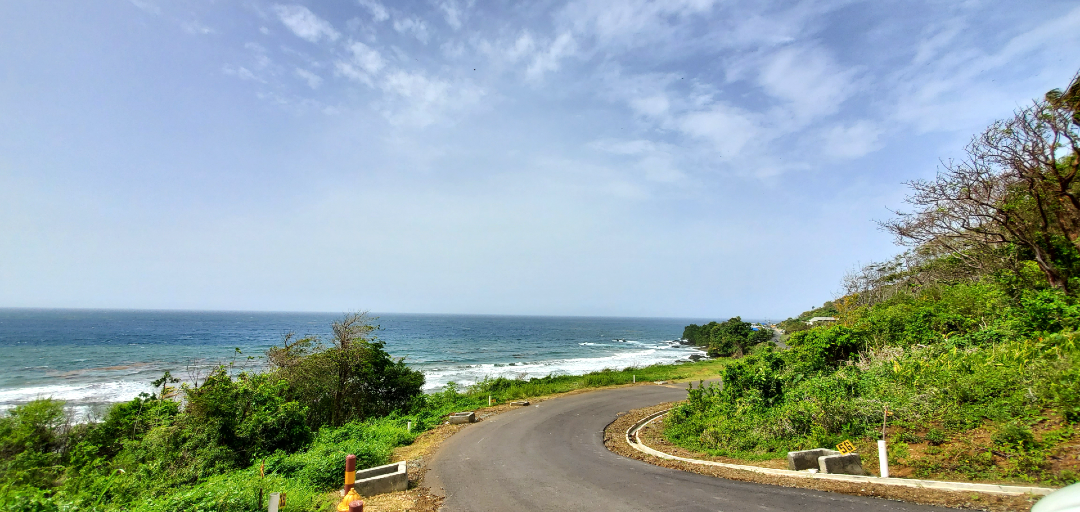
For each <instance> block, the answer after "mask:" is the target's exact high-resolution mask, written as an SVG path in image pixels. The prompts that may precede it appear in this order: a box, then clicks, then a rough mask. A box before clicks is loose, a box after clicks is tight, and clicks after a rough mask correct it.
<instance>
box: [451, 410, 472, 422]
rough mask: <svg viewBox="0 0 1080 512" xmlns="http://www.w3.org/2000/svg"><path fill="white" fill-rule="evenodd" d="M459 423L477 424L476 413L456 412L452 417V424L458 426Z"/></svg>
mask: <svg viewBox="0 0 1080 512" xmlns="http://www.w3.org/2000/svg"><path fill="white" fill-rule="evenodd" d="M458 423H476V413H475V412H472V411H466V412H455V413H454V414H451V415H450V424H451V425H457V424H458Z"/></svg>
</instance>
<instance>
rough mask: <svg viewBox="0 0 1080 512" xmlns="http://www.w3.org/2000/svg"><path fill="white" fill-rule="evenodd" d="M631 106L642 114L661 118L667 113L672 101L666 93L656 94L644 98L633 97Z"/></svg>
mask: <svg viewBox="0 0 1080 512" xmlns="http://www.w3.org/2000/svg"><path fill="white" fill-rule="evenodd" d="M630 107H631V108H633V109H634V111H635V112H637V113H638V114H640V115H644V116H648V117H654V118H660V117H664V116H666V115H667V113H668V109H669V108H670V107H671V103H670V102H669V101H668V99H667V96H666V95H664V94H654V95H652V96H646V97H643V98H634V99H631V100H630Z"/></svg>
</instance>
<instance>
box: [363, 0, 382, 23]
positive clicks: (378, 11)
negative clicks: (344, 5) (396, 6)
mask: <svg viewBox="0 0 1080 512" xmlns="http://www.w3.org/2000/svg"><path fill="white" fill-rule="evenodd" d="M357 2H358V3H359V4H360V5H361V6H363V7H366V8H367V10H369V11H371V19H373V20H375V21H380V22H381V21H386V20H388V19H390V13H389V12H387V11H386V7H384V6H383V4H380V3H379V2H376V1H375V0H357Z"/></svg>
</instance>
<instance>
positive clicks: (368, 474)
mask: <svg viewBox="0 0 1080 512" xmlns="http://www.w3.org/2000/svg"><path fill="white" fill-rule="evenodd" d="M408 488H409V475H408V473H407V472H406V470H405V461H401V462H395V463H393V464H387V465H385V466H376V467H373V468H368V469H363V470H360V471H357V472H356V483H355V484H353V489H356V492H357V493H359V494H360V495H361V496H374V495H376V494H383V493H387V492H397V491H404V490H406V489H408Z"/></svg>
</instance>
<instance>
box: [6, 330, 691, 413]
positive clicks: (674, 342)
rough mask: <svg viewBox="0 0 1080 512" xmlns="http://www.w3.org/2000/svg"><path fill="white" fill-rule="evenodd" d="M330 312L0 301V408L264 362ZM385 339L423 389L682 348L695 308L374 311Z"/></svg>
mask: <svg viewBox="0 0 1080 512" xmlns="http://www.w3.org/2000/svg"><path fill="white" fill-rule="evenodd" d="M342 316H343V315H342V314H332V313H270V312H207V311H143V310H135V311H124V310H59V309H0V411H3V410H6V409H9V408H11V407H14V406H16V405H18V404H21V403H26V402H27V401H29V400H33V399H35V398H44V397H52V398H55V399H59V400H64V401H66V402H67V403H68V404H69V405H71V406H72V408H73V409H74V411H75V413H76V415H77V416H80V417H85V416H86V415H89V414H93V413H100V411H102V410H104V408H105V407H106V406H107V405H108V404H110V403H114V402H119V401H125V400H130V399H132V398H134V397H136V396H138V394H139V393H143V392H150V391H151V386H150V382H151V381H153V380H154V379H157V378H160V377H161V375H162V374H163V373H164V372H165V371H169V372H170V373H171V374H172V375H173V376H175V377H178V378H180V379H182V380H185V381H191V380H193V379H196V378H198V376H200V375H202V376H205V375H206V374H207V372H208V371H210V369H212V368H214V367H216V366H217V365H219V364H225V365H231V368H232V369H233V370H232V371H234V372H239V371H261V370H263V369H265V364H266V359H265V354H266V351H267V349H269V348H270V347H271V346H273V345H280V344H281V341H282V338H283V336H284V335H285V333H288V332H293V333H295V334H296V335H297V336H308V335H313V336H318V337H320V338H322V339H324V340H326V341H327V343H329V341H330V325H331V323H332V322H333V321H334V320H338V319H340V318H342ZM370 316H372V317H376V318H375V321H374V323H376V324H378V325H379V326H380V329H379V330H378V331H376V333H375V335H376V336H377V337H378V338H379V339H380V340H382V341H384V342H385V343H386V351H387V352H389V353H390V354H391V355H393V356H395V357H404V358H405V362H406V363H407V364H409V365H410V366H411V367H413V368H415V369H417V370H420V371H422V372H423V373H424V376H425V380H426V383H425V385H424V389H425V390H426V391H436V390H439V389H441V388H442V387H444V386H445V385H446V384H447V383H448V382H450V381H454V382H457V383H458V384H462V385H468V384H472V383H474V382H477V381H478V380H481V379H483V378H485V377H508V378H530V377H542V376H545V375H549V374H556V375H558V374H571V375H573V374H583V373H588V372H591V371H595V370H601V369H604V368H618V369H622V368H626V367H630V366H647V365H650V364H655V363H670V362H674V361H680V360H685V359H687V358H688V357H689V356H690V355H692V354H700V353H702V352H701V351H700V350H698V349H696V348H693V347H689V346H684V345H681V344H679V343H678V339H679V337H680V336H681V335H682V331H683V327H684V326H686V325H688V324H690V323H699V324H700V323H705V322H708V320H701V319H673V318H608V317H601V318H589V317H539V316H485V315H418V314H372V315H370Z"/></svg>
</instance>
